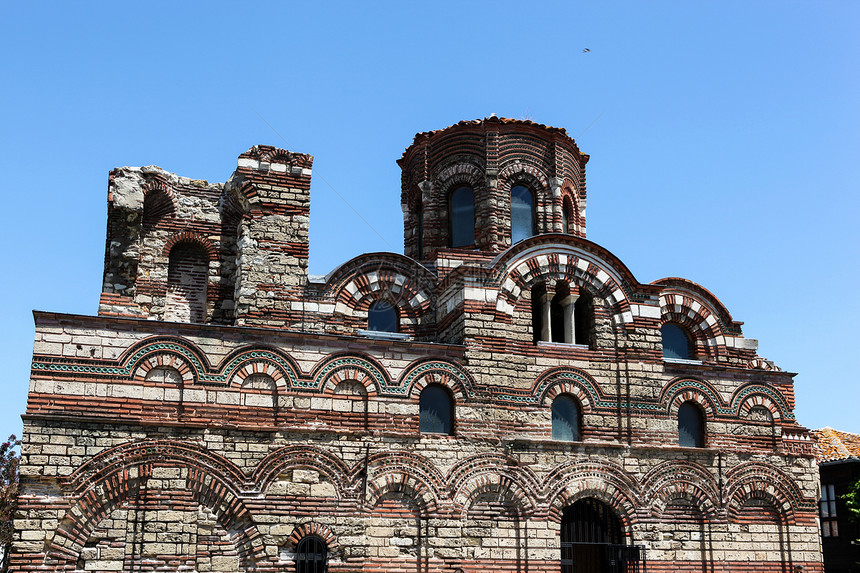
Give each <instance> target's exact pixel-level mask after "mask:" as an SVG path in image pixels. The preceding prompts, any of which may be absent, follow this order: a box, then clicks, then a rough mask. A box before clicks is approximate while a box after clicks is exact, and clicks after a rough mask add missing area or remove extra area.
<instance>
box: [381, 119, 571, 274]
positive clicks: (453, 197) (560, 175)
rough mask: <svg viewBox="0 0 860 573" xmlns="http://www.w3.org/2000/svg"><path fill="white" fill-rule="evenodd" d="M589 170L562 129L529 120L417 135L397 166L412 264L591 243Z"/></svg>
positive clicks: (467, 123) (462, 124)
mask: <svg viewBox="0 0 860 573" xmlns="http://www.w3.org/2000/svg"><path fill="white" fill-rule="evenodd" d="M587 162H588V155H586V154H584V153H582V152H580V151H579V148H578V147H577V145H576V142H574V141H573V139H571V138H570V137H569V136H568V135H567V132H566V131H565V130H564V129H561V128H557V127H549V126H546V125H541V124H539V123H534V122H532V121H527V120H515V119H506V118H500V117H496V116H495V115H493V116H490V117H487V118H484V119H478V120H474V121H461V122H460V123H458V124H456V125H452V126H450V127H446V128H445V129H440V130H436V131H428V132H424V133H419V134H417V135H416V136H415V139H414V141H413V142H412V145H410V146H409V147H408V148H407V149H406V151H405V152H404V153H403V157H401V158H400V159H399V160H398V162H397V163H398V164H399V165H400V168H401V170H402V176H401V200H400V202H401V206H402V208H403V218H404V249H405V253H406V256H408V257H412V258H414V259H417V260H420V261H428V260H433V259H436V258H437V256H438V254H439V252H440V250H445V249H457V250H464V249H465V250H480V251H487V252H499V251H503V250H505V249H507V248H508V247H510V246H511V245H512V244H514V243H516V242H518V241H519V240H522V239H524V238H526V237H529V236H532V235H536V234H542V233H569V234H572V235H576V236H579V237H585V197H586V194H585V164H586V163H587Z"/></svg>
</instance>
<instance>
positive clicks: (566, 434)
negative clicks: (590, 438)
mask: <svg viewBox="0 0 860 573" xmlns="http://www.w3.org/2000/svg"><path fill="white" fill-rule="evenodd" d="M580 420H581V417H580V411H579V403H578V402H577V401H576V400H575V399H574V398H573V397H572V396H569V395H567V394H561V395H560V396H556V398H555V400H553V401H552V439H553V440H559V441H562V442H578V441H579V440H580V439H581V437H580V426H581V423H580Z"/></svg>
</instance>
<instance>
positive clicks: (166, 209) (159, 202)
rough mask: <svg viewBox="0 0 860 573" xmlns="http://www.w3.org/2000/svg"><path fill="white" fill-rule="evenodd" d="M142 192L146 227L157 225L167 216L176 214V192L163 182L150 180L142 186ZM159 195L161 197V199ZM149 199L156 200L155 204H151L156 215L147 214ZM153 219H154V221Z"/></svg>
mask: <svg viewBox="0 0 860 573" xmlns="http://www.w3.org/2000/svg"><path fill="white" fill-rule="evenodd" d="M141 191H143V222H144V225H146V224H152V223H155V222H157V221H158V220H160V219H161V218H162V217H164V216H165V215H168V214H173V213H176V203H177V198H176V191H174V189H173V187H172V186H170V185H169V184H167V183H166V182H164V181H163V180H161V179H158V178H156V179H150V180H149V181H147V182H146V183H144V184H143V185H142V186H141ZM158 195H160V196H161V197H160V198H159V197H158ZM147 199H149V200H150V201H152V200H155V203H152V202H150V207H154V211H155V212H154V213H152V212H147V209H146V207H147ZM151 217H154V220H153V219H151ZM148 221H149V222H148Z"/></svg>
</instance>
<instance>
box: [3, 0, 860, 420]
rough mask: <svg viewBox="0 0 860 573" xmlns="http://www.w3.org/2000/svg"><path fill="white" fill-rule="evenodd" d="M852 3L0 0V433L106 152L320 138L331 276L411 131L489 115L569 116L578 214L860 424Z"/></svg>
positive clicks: (94, 270) (217, 165)
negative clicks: (579, 179)
mask: <svg viewBox="0 0 860 573" xmlns="http://www.w3.org/2000/svg"><path fill="white" fill-rule="evenodd" d="M858 21H860V3H857V2H848V1H843V2H840V1H834V2H828V3H818V2H808V1H804V2H794V1H785V0H782V1H779V2H763V1H762V2H748V1H743V2H730V1H722V2H680V1H678V2H611V3H604V2H587V3H585V2H558V3H554V2H530V3H511V2H432V3H429V2H428V3H420V4H419V3H412V2H376V3H374V2H349V3H347V2H344V3H334V2H332V3H313V2H301V3H299V2H294V3H293V2H290V3H287V2H282V3H266V2H256V3H235V4H227V3H217V2H210V3H191V2H189V3H173V2H171V3H163V4H160V3H148V4H147V5H146V6H144V5H142V4H139V3H105V4H96V3H88V2H80V3H59V2H57V3H53V4H50V3H33V2H30V3H23V2H21V3H12V2H6V3H4V5H3V7H2V8H0V64H2V68H0V69H2V72H3V79H4V81H3V82H2V83H0V104H2V105H0V109H2V113H3V121H2V124H0V125H1V126H2V127H0V130H2V131H0V134H2V137H0V168H2V180H0V185H2V196H3V199H4V201H5V209H4V210H3V213H4V214H5V217H4V221H3V224H2V225H0V245H2V247H3V248H2V249H0V257H2V259H0V268H2V273H3V279H4V280H2V281H0V301H2V302H0V304H2V305H3V308H2V313H3V316H4V318H5V324H4V328H2V331H0V337H2V345H0V353H1V354H2V359H3V364H4V368H3V372H4V376H3V379H2V381H0V388H2V392H3V394H2V396H3V397H4V399H3V400H2V403H0V436H6V435H8V434H9V433H12V432H14V433H17V434H20V432H21V421H20V417H19V415H20V414H21V413H22V412H23V411H24V408H25V402H26V392H27V384H28V378H29V363H30V357H31V354H32V340H33V319H32V314H31V311H32V310H33V309H40V310H48V311H59V312H67V313H80V314H94V313H95V312H96V310H97V303H98V295H99V291H100V288H101V278H102V263H103V256H104V240H105V215H106V206H105V205H106V203H105V201H106V196H107V175H108V171H109V170H110V169H112V168H114V167H117V166H122V165H151V164H155V165H159V166H161V167H163V168H165V169H167V170H168V171H173V172H176V173H179V174H180V175H184V176H187V177H192V178H198V179H207V180H209V181H224V180H225V179H226V178H227V177H229V175H230V173H231V172H232V170H233V169H234V168H235V164H236V163H235V161H236V157H237V156H238V155H239V154H240V153H241V152H243V151H245V150H247V149H248V148H249V147H251V146H252V145H255V144H271V145H276V146H279V147H287V148H289V149H292V150H295V151H300V152H303V153H310V154H312V155H314V156H315V158H316V159H315V164H314V167H315V174H314V180H313V186H312V207H311V263H310V264H311V272H312V273H314V274H324V273H327V272H328V271H329V270H331V269H332V268H333V267H335V266H336V265H337V264H339V263H341V262H343V261H345V260H347V259H349V258H351V257H353V256H355V255H357V254H359V253H362V252H371V251H382V250H393V251H397V252H402V215H401V212H400V206H399V196H400V175H399V169H398V167H397V165H396V164H395V160H396V159H397V158H398V157H400V154H401V153H402V152H403V150H404V149H405V147H406V146H408V145H409V144H410V142H411V141H412V137H413V135H414V134H415V133H416V132H420V131H426V130H431V129H438V128H441V127H444V126H447V125H450V124H452V123H455V122H457V121H459V120H462V119H475V118H481V117H485V116H488V115H490V114H491V113H496V114H498V115H501V116H507V117H514V118H526V119H533V120H534V121H538V122H540V123H546V124H550V125H554V126H558V127H564V128H566V129H567V130H568V132H569V133H570V135H571V136H572V137H574V138H575V139H576V141H577V142H578V144H579V146H580V148H581V149H582V150H583V151H584V152H585V153H588V154H590V155H591V157H592V158H591V161H590V162H589V164H588V237H589V238H590V239H591V240H593V241H595V242H597V243H599V244H601V245H603V246H605V247H607V248H609V249H610V250H611V251H613V252H614V253H615V254H616V255H617V256H618V257H620V258H621V260H623V261H624V262H625V263H626V264H627V265H628V266H629V268H630V269H631V271H632V272H633V273H634V274H635V276H636V277H637V278H638V279H639V280H640V281H641V282H650V281H652V280H656V279H659V278H662V277H665V276H681V277H685V278H688V279H691V280H693V281H696V282H698V283H700V284H702V285H703V286H705V287H706V288H708V289H709V290H711V292H713V293H714V294H715V295H717V297H719V298H720V299H721V300H722V301H723V303H724V304H725V305H726V306H727V307H728V309H729V311H730V312H731V313H732V315H733V317H734V318H735V319H736V320H740V321H744V323H745V325H744V334H745V335H746V336H747V337H749V338H757V339H759V340H760V346H759V351H760V354H761V355H763V356H765V357H766V358H769V359H771V360H774V361H775V362H776V363H777V364H778V365H779V366H781V367H782V368H783V369H785V370H789V371H793V372H798V373H799V375H798V376H797V377H796V379H795V380H796V394H797V401H798V407H797V416H798V420H799V422H800V423H801V424H804V425H806V426H808V427H813V428H817V427H822V426H825V425H829V426H833V427H835V428H837V429H841V430H845V431H852V432H860V416H858V415H857V414H856V408H857V405H858V404H860V379H859V378H860V376H858V371H857V368H856V366H852V364H856V361H855V360H854V359H853V358H852V356H855V351H854V348H853V347H854V342H855V337H856V335H855V332H856V325H857V324H858V319H860V305H858V302H857V296H856V292H857V290H858V288H857V284H858V279H860V270H858V269H860V264H858V263H860V257H858V244H860V240H858V239H860V231H858V226H860V225H858V222H857V221H858V215H860V199H858V193H857V191H858V181H860V161H858V159H857V157H856V155H857V153H858V151H860V105H858V102H860V79H858V78H860V74H858V73H857V70H858V69H860V35H858V34H857V31H856V23H857V22H858ZM584 48H589V49H590V51H589V52H586V53H584V52H583V49H584ZM339 195H340V196H342V197H343V199H345V201H344V200H342V199H341V198H340V197H339ZM347 202H348V203H349V204H350V205H352V207H354V208H355V210H357V211H358V212H359V213H360V214H361V217H363V218H364V219H366V220H367V222H368V223H369V225H368V224H365V222H364V221H362V219H361V218H360V217H358V216H357V215H356V214H355V213H354V212H353V211H352V209H351V208H350V207H349V206H348V205H347Z"/></svg>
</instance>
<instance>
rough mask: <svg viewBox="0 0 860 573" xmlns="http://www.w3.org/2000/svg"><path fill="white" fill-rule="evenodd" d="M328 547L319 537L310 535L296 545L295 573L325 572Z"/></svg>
mask: <svg viewBox="0 0 860 573" xmlns="http://www.w3.org/2000/svg"><path fill="white" fill-rule="evenodd" d="M327 557H328V549H327V548H326V544H325V542H323V540H322V539H320V538H319V537H316V536H313V535H310V536H308V537H305V538H304V539H302V540H301V541H299V545H298V547H296V573H325V571H326V558H327Z"/></svg>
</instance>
